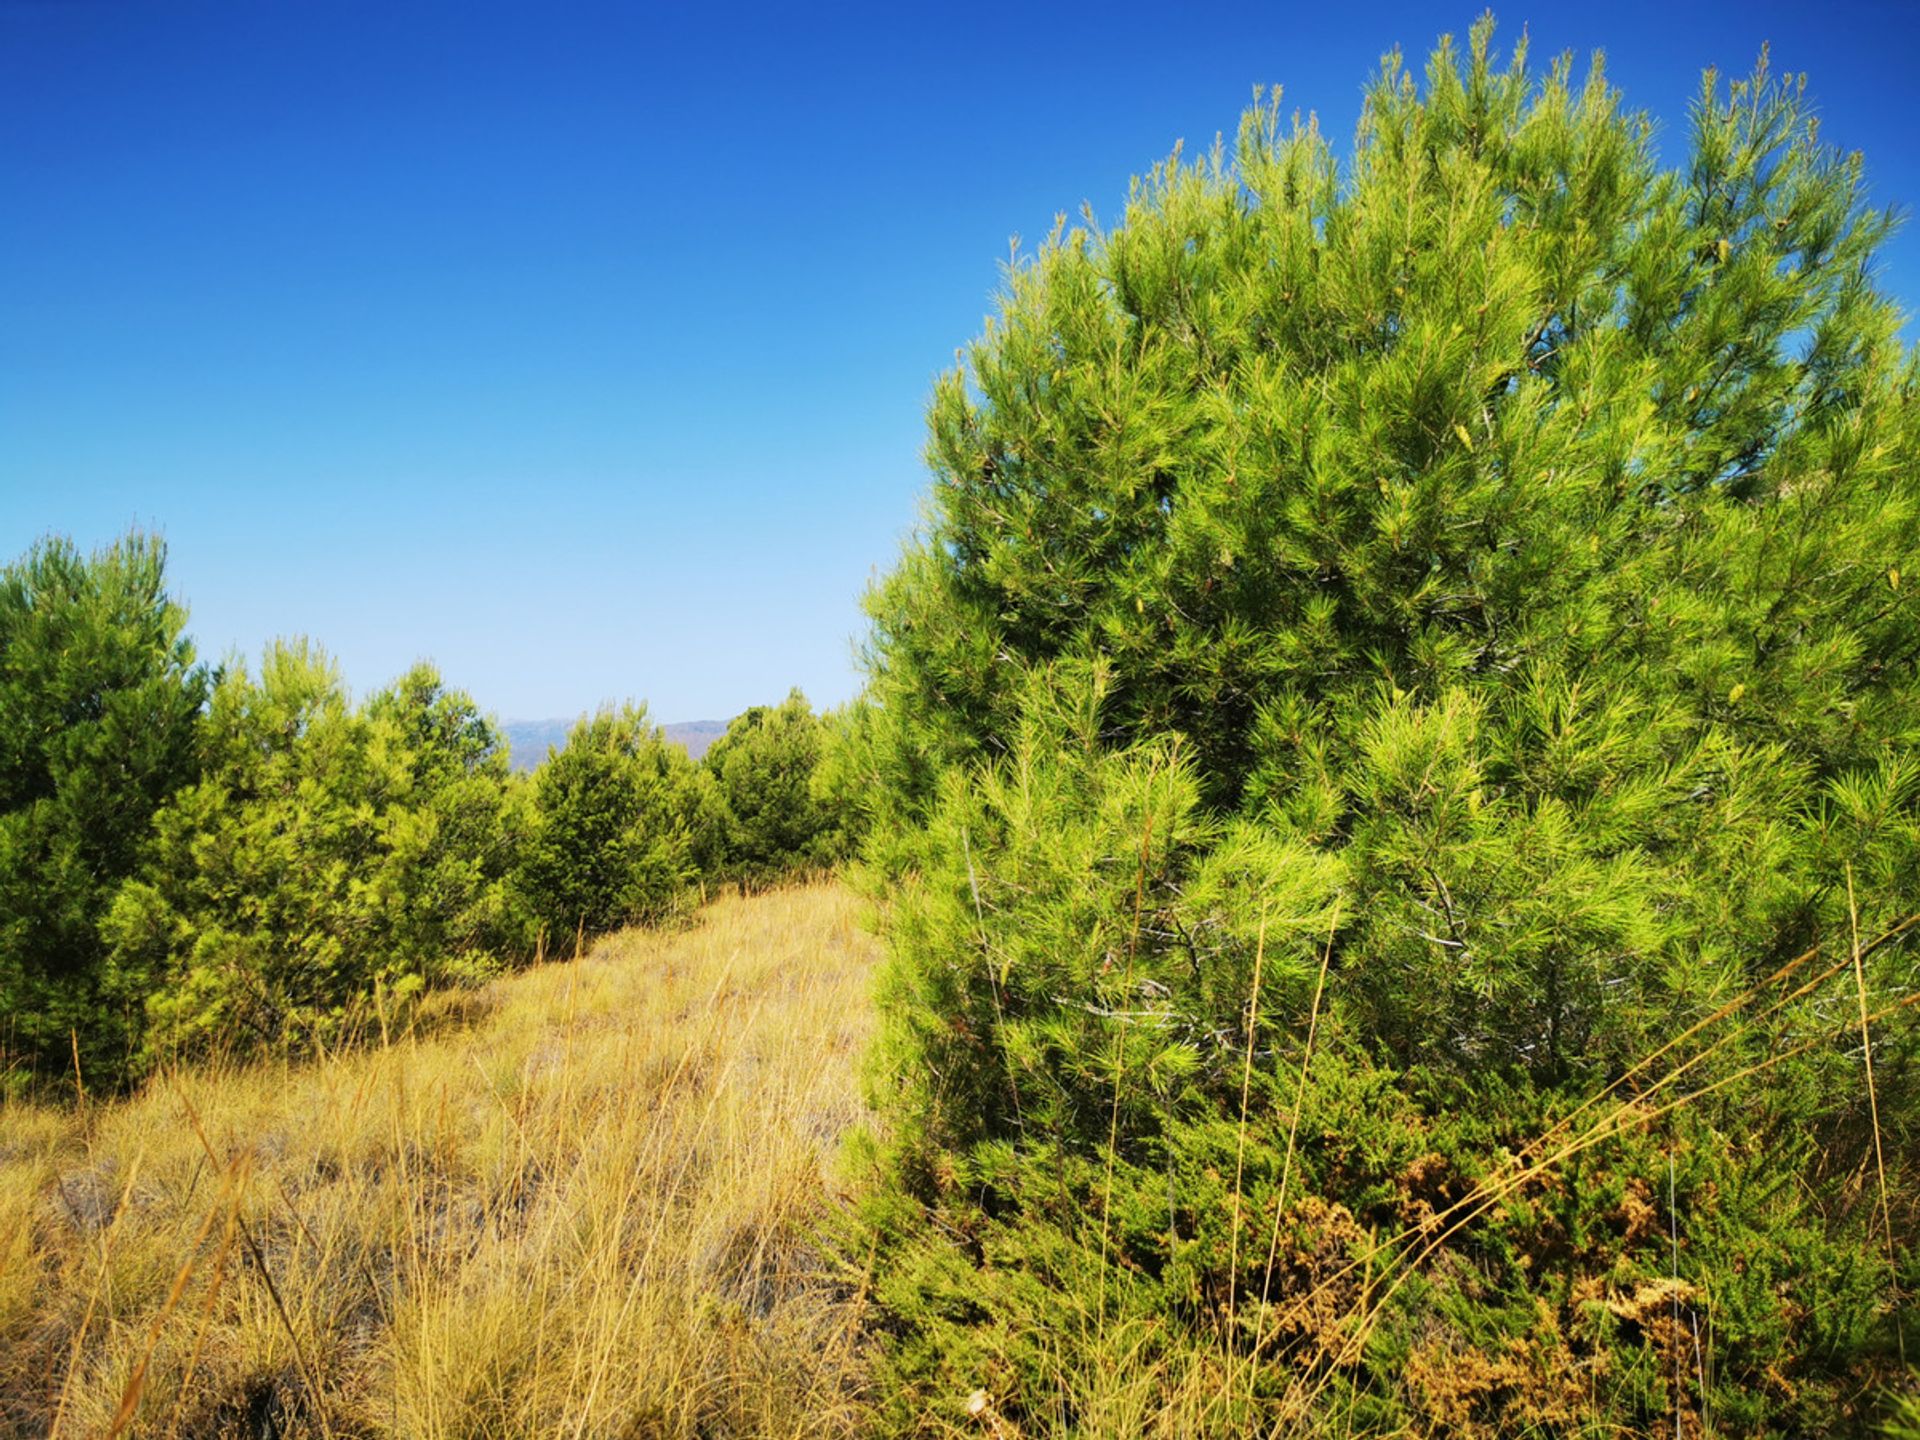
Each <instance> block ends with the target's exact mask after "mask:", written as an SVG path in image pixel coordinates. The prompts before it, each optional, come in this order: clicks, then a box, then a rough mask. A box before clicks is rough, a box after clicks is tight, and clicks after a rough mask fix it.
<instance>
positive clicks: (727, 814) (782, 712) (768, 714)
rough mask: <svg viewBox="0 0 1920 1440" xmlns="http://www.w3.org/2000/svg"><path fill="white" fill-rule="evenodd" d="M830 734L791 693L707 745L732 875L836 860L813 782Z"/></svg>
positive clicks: (762, 876) (752, 875)
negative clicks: (709, 746) (709, 745)
mask: <svg viewBox="0 0 1920 1440" xmlns="http://www.w3.org/2000/svg"><path fill="white" fill-rule="evenodd" d="M827 735H828V732H827V722H826V720H825V719H824V718H823V717H822V716H818V715H815V714H814V713H813V707H812V706H811V705H809V704H808V703H807V697H806V696H805V695H803V694H801V693H800V691H798V690H794V691H792V692H791V693H789V694H788V696H787V698H786V699H785V700H784V701H782V702H781V703H780V704H778V705H756V706H754V707H753V708H752V709H751V710H748V711H747V712H746V713H745V714H743V715H740V716H739V717H737V718H736V719H735V720H734V721H733V723H732V724H730V725H729V726H727V733H726V734H724V735H722V736H721V737H720V738H719V739H718V740H716V741H714V743H713V745H712V746H711V748H709V749H708V751H707V753H706V755H705V756H704V757H703V763H704V764H705V766H706V768H707V771H708V772H709V773H710V774H711V775H712V776H713V779H714V792H715V796H716V799H717V801H718V805H719V817H718V818H719V825H720V829H721V835H722V840H723V844H722V851H721V854H722V857H723V858H722V864H723V867H724V870H725V872H726V873H727V874H729V875H731V876H733V877H735V878H738V879H740V880H741V881H743V882H746V883H749V884H756V883H765V882H767V881H770V880H774V879H777V878H778V877H780V876H782V875H789V874H793V873H795V872H798V871H804V870H809V869H819V868H822V867H824V866H825V865H827V864H829V863H831V861H832V859H833V858H834V854H835V848H836V844H837V842H838V839H839V837H838V835H837V833H836V827H835V825H834V820H833V815H832V813H831V811H830V810H829V809H828V807H827V805H826V804H825V803H823V800H824V798H825V797H824V796H823V795H822V794H820V793H818V792H817V791H816V789H815V787H814V775H815V772H816V771H817V770H818V769H819V767H820V761H821V756H822V753H823V751H824V749H825V746H826V743H827Z"/></svg>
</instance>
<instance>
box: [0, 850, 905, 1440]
mask: <svg viewBox="0 0 1920 1440" xmlns="http://www.w3.org/2000/svg"><path fill="white" fill-rule="evenodd" d="M855 912H856V907H855V902H854V901H853V900H852V899H851V897H849V896H848V895H847V894H846V893H845V892H844V891H842V890H840V889H838V888H836V887H833V886H820V887H814V888H804V889H791V890H785V891H780V892H776V893H773V894H770V895H765V896H761V897H758V898H755V899H750V900H741V899H734V898H729V899H725V900H721V901H719V902H717V903H715V904H714V905H712V906H710V907H708V908H707V909H706V910H705V911H703V912H702V913H701V915H700V916H699V917H698V920H697V922H696V923H695V924H694V925H693V926H692V927H691V928H689V929H686V930H684V931H681V932H678V933H660V932H637V931H636V932H627V933H625V934H623V935H619V936H616V937H613V938H612V939H609V940H607V941H606V942H604V943H602V944H600V945H599V946H597V947H596V948H594V949H593V950H592V952H591V953H590V954H588V955H587V956H586V957H585V959H583V960H582V961H580V962H579V963H576V964H551V965H547V966H544V967H540V968H537V969H534V970H532V971H528V972H525V973H522V974H520V975H517V976H515V977H512V978H510V979H506V980H502V981H499V982H497V983H495V984H493V985H491V986H489V987H487V988H485V989H483V990H480V991H475V992H467V993H465V994H453V995H446V996H443V997H442V998H440V999H439V1000H437V1001H435V1002H433V1004H432V1006H431V1008H430V1009H429V1010H428V1011H427V1013H425V1014H424V1015H422V1016H421V1017H419V1020H418V1022H417V1023H416V1024H415V1025H414V1026H413V1027H412V1028H410V1029H408V1030H406V1031H404V1032H400V1033H393V1034H390V1035H389V1037H388V1039H387V1041H386V1043H384V1044H376V1045H375V1046H373V1047H371V1048H368V1049H363V1050H361V1051H358V1052H355V1053H349V1054H345V1055H341V1056H336V1057H332V1058H329V1059H327V1060H325V1061H323V1062H322V1063H317V1064H300V1065H290V1066H289V1065H279V1066H269V1067H260V1066H254V1067H218V1066H216V1067H211V1068H203V1069H195V1070H189V1071H184V1072H181V1073H178V1074H168V1075H163V1076H161V1077H159V1078H157V1079H156V1080H154V1081H153V1082H152V1083H151V1084H149V1085H148V1086H147V1087H146V1089H145V1090H144V1091H143V1092H141V1093H140V1094H138V1095H137V1096H135V1097H133V1098H132V1099H130V1100H128V1101H125V1102H119V1103H112V1104H89V1105H83V1106H81V1107H78V1108H75V1107H72V1106H63V1107H52V1106H48V1107H38V1106H26V1105H20V1104H15V1105H13V1106H10V1107H8V1108H4V1109H0V1435H7V1436H14V1435H18V1436H28V1435H31V1436H46V1435H53V1436H73V1437H78V1436H83V1435H84V1436H99V1435H105V1434H111V1433H115V1430H116V1426H117V1425H118V1424H120V1423H121V1422H127V1428H126V1429H125V1430H124V1431H121V1432H120V1433H126V1434H138V1435H176V1434H178V1435H195V1434H214V1433H222V1434H228V1433H244V1434H249V1435H295V1434H298V1435H307V1434H313V1435H336V1436H337V1435H349V1434H351V1435H405V1436H409V1437H433V1436H455V1435H458V1436H471V1435H503V1436H504V1435H534V1434H541V1435H553V1434H572V1435H608V1434H646V1435H660V1436H671V1435H695V1434H700V1435H712V1434H783V1435H801V1434H807V1435H834V1434H841V1433H845V1432H846V1431H848V1430H849V1429H850V1428H852V1426H853V1423H854V1421H855V1419H856V1418H857V1413H858V1410H859V1405H860V1400H859V1393H860V1392H859V1388H858V1376H859V1363H858V1362H859V1354H858V1350H857V1346H856V1344H855V1340H854V1336H855V1331H856V1325H857V1322H858V1317H859V1306H858V1303H857V1301H855V1300H854V1299H853V1298H851V1297H850V1295H849V1294H848V1292H847V1291H845V1290H844V1289H843V1288H842V1287H840V1286H839V1285H837V1284H836V1283H834V1281H833V1280H832V1279H830V1277H829V1276H828V1275H827V1274H826V1273H825V1271H824V1266H823V1261H822V1259H821V1257H820V1256H819V1254H818V1253H817V1252H816V1250H815V1248H814V1245H813V1242H812V1239H811V1236H812V1234H813V1231H814V1227H815V1225H816V1222H817V1221H818V1220H819V1219H820V1218H821V1214H822V1206H823V1203H824V1202H823V1196H824V1195H825V1194H827V1193H829V1191H828V1189H827V1187H825V1186H823V1183H822V1181H823V1175H824V1174H825V1173H826V1172H827V1171H828V1169H829V1167H830V1166H831V1163H832V1157H833V1156H834V1155H835V1153H836V1151H837V1148H838V1145H839V1141H840V1137H841V1136H842V1134H843V1132H844V1131H845V1130H846V1129H847V1127H848V1126H849V1125H852V1124H854V1123H855V1122H856V1121H857V1120H859V1119H860V1117H861V1113H862V1112H861V1107H860V1103H859V1100H858V1098H857V1094H856V1088H855V1083H854V1063H855V1056H856V1054H857V1052H858V1051H859V1049H860V1048H861V1046H862V1043H863V1041H864V1040H865V1038H866V1035H867V1030H868V1022H869V1007H868V1001H867V993H868V970H869V965H870V962H871V958H872V955H871V946H870V941H869V940H868V938H867V936H866V935H865V934H864V933H863V932H862V931H861V930H860V929H859V928H858V926H857V924H856V913H855ZM135 1396H137V1397H138V1404H137V1406H133V1405H131V1403H130V1402H131V1401H132V1399H133V1397H135Z"/></svg>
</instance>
